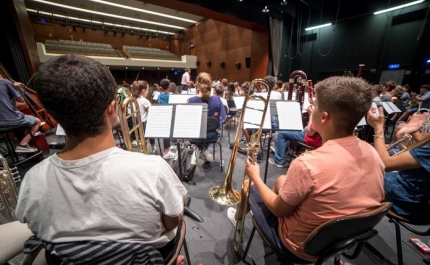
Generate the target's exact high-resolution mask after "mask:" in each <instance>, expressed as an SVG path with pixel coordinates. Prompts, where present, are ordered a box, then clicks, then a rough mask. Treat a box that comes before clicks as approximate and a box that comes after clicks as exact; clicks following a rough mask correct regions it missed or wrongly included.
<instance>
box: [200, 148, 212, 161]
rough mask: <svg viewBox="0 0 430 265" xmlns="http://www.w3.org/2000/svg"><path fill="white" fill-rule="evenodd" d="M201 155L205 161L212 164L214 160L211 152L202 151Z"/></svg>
mask: <svg viewBox="0 0 430 265" xmlns="http://www.w3.org/2000/svg"><path fill="white" fill-rule="evenodd" d="M203 154H204V156H205V157H206V161H209V162H212V161H213V160H214V157H213V156H212V154H211V152H209V150H204V151H203Z"/></svg>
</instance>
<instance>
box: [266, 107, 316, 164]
mask: <svg viewBox="0 0 430 265" xmlns="http://www.w3.org/2000/svg"><path fill="white" fill-rule="evenodd" d="M312 111H313V108H312V106H309V107H308V109H307V112H308V114H309V123H308V126H306V127H305V129H304V130H303V131H301V132H298V131H279V132H278V135H277V137H276V147H275V148H274V149H272V150H273V152H274V153H275V156H274V157H273V158H269V163H270V164H272V165H274V166H277V167H284V166H285V158H284V157H285V152H286V151H287V148H288V146H289V145H290V141H299V142H304V143H305V144H307V145H309V146H312V147H315V148H318V147H320V146H321V145H322V139H321V136H320V135H319V133H317V132H316V131H315V129H314V126H313V125H312ZM271 148H272V147H271Z"/></svg>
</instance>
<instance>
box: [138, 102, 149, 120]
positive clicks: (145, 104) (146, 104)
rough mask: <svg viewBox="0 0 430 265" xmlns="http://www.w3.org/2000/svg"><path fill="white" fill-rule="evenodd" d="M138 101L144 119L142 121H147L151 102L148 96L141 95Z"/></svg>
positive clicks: (141, 116)
mask: <svg viewBox="0 0 430 265" xmlns="http://www.w3.org/2000/svg"><path fill="white" fill-rule="evenodd" d="M137 103H139V110H140V118H141V119H142V122H146V120H147V119H148V111H146V109H147V108H148V107H149V106H151V102H149V100H147V99H146V98H144V97H142V96H140V97H139V98H138V99H137Z"/></svg>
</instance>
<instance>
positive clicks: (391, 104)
mask: <svg viewBox="0 0 430 265" xmlns="http://www.w3.org/2000/svg"><path fill="white" fill-rule="evenodd" d="M387 104H388V106H390V108H391V109H392V110H393V111H394V112H396V113H398V112H402V111H401V110H400V109H399V108H398V107H397V106H396V105H395V104H394V103H393V102H387Z"/></svg>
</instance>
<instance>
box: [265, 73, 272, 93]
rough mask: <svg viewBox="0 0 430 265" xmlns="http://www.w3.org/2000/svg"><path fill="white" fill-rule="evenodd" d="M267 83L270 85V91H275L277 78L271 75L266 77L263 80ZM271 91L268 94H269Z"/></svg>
mask: <svg viewBox="0 0 430 265" xmlns="http://www.w3.org/2000/svg"><path fill="white" fill-rule="evenodd" d="M263 79H264V80H265V81H266V82H267V83H269V90H271V89H273V87H274V86H275V78H274V77H273V76H271V75H268V76H266V77H265V78H263ZM269 90H268V91H267V92H269Z"/></svg>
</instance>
